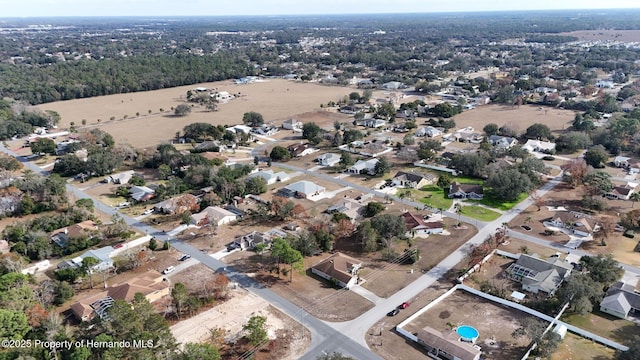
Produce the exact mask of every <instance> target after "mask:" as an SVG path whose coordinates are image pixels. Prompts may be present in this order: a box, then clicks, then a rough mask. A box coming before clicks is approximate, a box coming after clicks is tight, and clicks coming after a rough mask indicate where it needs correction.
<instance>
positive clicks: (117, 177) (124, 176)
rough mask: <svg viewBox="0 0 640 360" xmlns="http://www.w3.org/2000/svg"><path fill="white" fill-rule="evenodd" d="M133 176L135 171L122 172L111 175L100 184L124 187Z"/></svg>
mask: <svg viewBox="0 0 640 360" xmlns="http://www.w3.org/2000/svg"><path fill="white" fill-rule="evenodd" d="M134 174H135V171H133V170H128V171H123V172H121V173H117V174H111V175H109V176H107V177H105V178H104V179H103V180H102V182H105V183H113V184H120V185H124V184H127V183H128V182H129V180H131V177H133V175H134Z"/></svg>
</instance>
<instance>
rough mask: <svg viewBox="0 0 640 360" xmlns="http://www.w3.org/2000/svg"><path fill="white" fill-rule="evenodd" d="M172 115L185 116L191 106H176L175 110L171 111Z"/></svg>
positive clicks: (189, 111)
mask: <svg viewBox="0 0 640 360" xmlns="http://www.w3.org/2000/svg"><path fill="white" fill-rule="evenodd" d="M173 113H174V114H175V115H176V116H186V115H188V114H190V113H191V106H189V105H187V104H180V105H178V106H176V108H175V109H174V110H173Z"/></svg>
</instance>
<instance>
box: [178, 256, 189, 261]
mask: <svg viewBox="0 0 640 360" xmlns="http://www.w3.org/2000/svg"><path fill="white" fill-rule="evenodd" d="M189 259H191V255H189V254H184V255H182V257H181V258H180V259H178V260H179V261H185V260H189Z"/></svg>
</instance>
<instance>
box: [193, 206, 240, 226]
mask: <svg viewBox="0 0 640 360" xmlns="http://www.w3.org/2000/svg"><path fill="white" fill-rule="evenodd" d="M236 220H238V215H237V214H234V213H232V212H231V211H229V210H226V209H223V208H221V207H219V206H208V207H206V208H205V209H204V210H202V211H200V212H199V213H197V214H193V215H191V223H192V224H194V225H197V226H202V225H207V224H211V225H215V226H222V225H224V224H228V223H230V222H232V221H236Z"/></svg>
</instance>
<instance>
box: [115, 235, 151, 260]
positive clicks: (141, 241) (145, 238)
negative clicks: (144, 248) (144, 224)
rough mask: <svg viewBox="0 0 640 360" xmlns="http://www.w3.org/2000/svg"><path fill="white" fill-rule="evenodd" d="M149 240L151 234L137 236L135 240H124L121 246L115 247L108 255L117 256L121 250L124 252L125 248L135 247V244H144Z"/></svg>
mask: <svg viewBox="0 0 640 360" xmlns="http://www.w3.org/2000/svg"><path fill="white" fill-rule="evenodd" d="M149 240H151V236H150V235H145V236H143V237H140V238H137V239H135V240H131V241H128V242H126V243H124V244H122V246H121V247H119V248H117V249H114V250H113V251H112V252H111V254H109V257H114V256H118V255H120V254H121V253H123V252H125V251H127V250H129V249H132V248H134V247H136V246H140V245H142V244H146V243H148V242H149Z"/></svg>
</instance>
